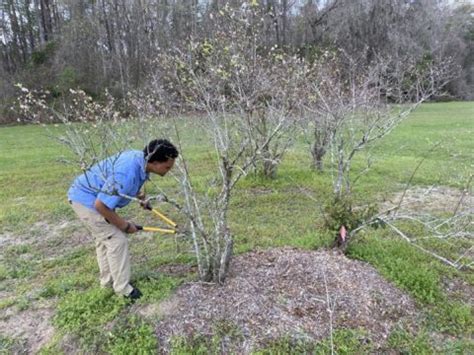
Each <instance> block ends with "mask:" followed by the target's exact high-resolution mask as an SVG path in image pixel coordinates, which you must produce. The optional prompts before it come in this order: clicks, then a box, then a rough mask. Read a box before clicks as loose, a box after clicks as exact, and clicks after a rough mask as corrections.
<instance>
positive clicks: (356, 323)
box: [156, 248, 417, 353]
mask: <svg viewBox="0 0 474 355" xmlns="http://www.w3.org/2000/svg"><path fill="white" fill-rule="evenodd" d="M328 300H329V302H328ZM170 302H171V304H173V306H174V307H173V309H171V310H170V309H169V308H168V309H167V312H163V313H162V314H163V315H164V316H165V317H164V319H163V320H162V321H160V322H159V323H158V324H157V327H156V331H157V335H158V338H159V342H160V344H161V345H162V346H163V349H162V351H163V352H166V351H168V350H169V346H170V344H169V341H170V339H171V338H172V337H173V336H185V337H188V338H192V337H193V336H196V335H202V334H205V335H207V336H209V335H212V334H214V333H215V330H216V329H215V326H216V325H218V324H219V323H222V322H225V323H226V324H232V325H233V326H234V327H235V328H237V330H238V333H240V334H241V335H242V337H241V338H239V339H240V341H239V343H238V344H232V345H229V346H231V348H232V350H233V351H236V352H237V353H250V352H251V351H252V350H255V349H258V348H259V347H261V346H264V345H265V344H266V343H268V342H270V341H272V340H276V339H278V338H281V337H288V336H289V337H291V338H293V339H305V340H308V341H318V340H321V339H324V338H327V337H328V336H329V335H330V324H331V317H330V312H329V311H328V305H329V304H330V305H332V306H331V307H332V325H333V327H334V328H338V329H340V328H350V329H358V328H362V329H364V330H365V331H366V332H367V339H366V341H370V342H372V344H373V345H374V346H375V347H376V348H377V347H381V346H382V345H383V344H384V342H385V341H386V339H387V337H388V335H389V334H390V332H391V330H392V329H393V328H394V326H395V325H397V324H404V327H405V329H408V330H410V329H414V328H415V319H416V316H417V311H416V309H415V306H414V303H413V301H412V300H411V299H410V298H409V297H408V296H407V295H405V294H404V293H403V292H401V291H400V290H399V289H397V288H396V287H394V286H393V285H391V284H390V283H388V282H387V281H385V280H384V279H383V278H382V277H381V276H380V275H379V274H378V273H377V272H376V270H375V269H374V268H373V267H371V266H369V265H368V264H366V263H363V262H360V261H355V260H350V259H348V258H346V257H345V256H343V255H341V254H339V253H337V252H333V251H301V250H297V249H292V248H284V249H271V250H266V251H256V252H251V253H247V254H245V255H240V256H238V257H235V258H234V259H233V261H232V267H231V274H230V275H229V278H228V280H227V281H226V283H225V285H223V286H217V285H212V284H204V283H188V284H185V285H183V286H182V287H181V288H180V289H179V290H178V291H177V292H176V294H175V296H174V298H173V299H172V300H171V301H170ZM331 307H329V308H331ZM223 351H224V352H225V349H224V350H223Z"/></svg>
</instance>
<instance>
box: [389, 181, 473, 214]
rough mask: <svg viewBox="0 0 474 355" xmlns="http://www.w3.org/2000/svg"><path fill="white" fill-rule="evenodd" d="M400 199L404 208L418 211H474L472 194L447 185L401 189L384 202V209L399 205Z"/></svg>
mask: <svg viewBox="0 0 474 355" xmlns="http://www.w3.org/2000/svg"><path fill="white" fill-rule="evenodd" d="M402 199H403V200H402ZM400 200H402V205H401V209H402V210H407V211H415V212H417V213H420V212H425V213H435V214H437V213H446V212H447V213H449V212H451V213H454V211H456V210H457V211H458V212H467V211H471V212H474V210H473V209H474V197H473V195H472V194H470V193H469V192H468V191H463V190H459V189H455V188H450V187H447V186H436V187H413V188H411V189H408V190H406V191H400V192H398V193H396V194H394V195H393V196H392V197H391V198H390V200H389V201H386V202H385V203H384V204H383V207H384V208H383V209H389V208H393V207H395V206H397V205H398V204H399V203H400Z"/></svg>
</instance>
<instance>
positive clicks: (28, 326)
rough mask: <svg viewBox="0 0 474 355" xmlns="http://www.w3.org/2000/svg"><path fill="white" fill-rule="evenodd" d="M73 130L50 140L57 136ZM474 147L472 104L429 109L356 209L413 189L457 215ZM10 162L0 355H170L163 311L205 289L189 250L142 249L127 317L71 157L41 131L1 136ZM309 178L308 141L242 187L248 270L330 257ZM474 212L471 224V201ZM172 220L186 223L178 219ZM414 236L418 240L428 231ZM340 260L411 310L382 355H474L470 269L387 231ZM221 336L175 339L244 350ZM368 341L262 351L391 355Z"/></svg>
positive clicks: (182, 348)
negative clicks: (162, 335)
mask: <svg viewBox="0 0 474 355" xmlns="http://www.w3.org/2000/svg"><path fill="white" fill-rule="evenodd" d="M61 130H62V127H60V126H58V127H50V129H49V132H53V133H54V132H61ZM473 133H474V103H472V102H462V103H436V104H424V105H422V106H421V108H419V109H418V110H417V111H416V112H414V113H413V114H412V115H411V116H410V117H409V119H408V120H406V121H405V122H404V123H403V124H402V125H401V126H399V127H398V128H397V129H396V130H395V131H394V132H393V133H392V134H391V135H390V136H388V137H386V138H385V139H384V140H383V141H382V142H381V144H380V145H378V146H377V147H375V148H374V149H373V150H372V151H371V154H372V156H373V157H374V163H373V167H372V169H371V170H370V171H369V172H368V173H367V174H365V175H364V176H362V177H361V178H360V180H359V181H358V184H357V185H356V188H355V190H354V195H355V200H356V201H359V203H361V204H364V203H378V204H379V205H381V204H383V203H386V202H387V201H395V200H396V196H397V194H400V192H401V191H403V190H404V188H405V186H406V184H407V182H408V181H409V180H410V179H411V186H410V187H409V189H408V197H413V196H415V193H414V192H416V191H418V192H420V191H428V190H430V189H432V190H433V191H434V192H436V193H435V194H434V195H433V196H434V198H435V200H433V199H431V200H430V201H429V203H430V204H431V205H435V206H437V207H439V206H441V208H445V209H446V211H448V210H450V209H452V207H453V206H452V203H453V202H452V198H451V197H452V195H456V194H457V193H459V191H460V190H462V189H465V188H466V183H467V182H468V180H469V176H471V175H472V173H473V165H472V161H473V160H472V159H473V156H474V145H473V143H472V136H473ZM184 137H185V138H184V139H183V141H185V142H186V145H185V149H184V154H185V155H186V157H187V159H188V160H189V161H190V162H191V164H192V166H194V167H195V169H194V170H193V171H194V172H195V174H196V176H195V178H196V181H197V184H198V186H200V185H202V186H203V188H204V186H205V185H206V181H207V179H208V178H209V177H211V176H212V172H213V167H214V164H213V161H212V158H213V155H212V151H211V148H210V147H208V146H207V145H206V143H205V142H206V139H205V138H204V137H202V136H199V135H197V136H196V135H194V134H193V132H184ZM435 145H436V148H434V149H431V148H432V147H434V146H435ZM0 152H1V155H0V186H1V189H0V200H1V201H2V204H1V205H0V225H1V226H2V227H1V231H0V247H1V248H0V250H1V254H0V296H1V297H0V353H25V352H34V353H35V352H40V353H43V354H57V353H64V354H67V353H71V352H80V353H103V352H106V353H114V354H132V353H137V354H138V353H140V354H147V353H155V352H156V351H157V350H156V349H157V348H158V347H159V346H160V344H159V337H158V336H157V334H158V333H159V329H158V328H159V327H160V322H162V321H163V320H164V319H165V318H166V314H167V313H166V312H164V311H162V309H163V308H164V307H165V306H166V305H169V304H172V300H173V295H174V294H175V292H176V291H177V290H179V289H180V287H183V286H186V285H191V284H193V282H194V281H195V280H196V275H195V265H194V259H193V256H192V254H191V253H190V252H189V244H188V243H187V242H186V241H182V240H174V239H173V238H163V237H162V236H160V235H149V234H148V235H145V234H143V233H142V234H135V235H133V236H131V241H130V247H131V254H132V262H133V264H132V272H133V278H134V281H135V283H136V284H137V285H139V287H140V289H141V290H142V291H143V293H144V295H145V296H144V297H143V298H142V299H140V300H139V301H138V302H137V303H136V304H135V305H129V304H127V302H125V300H123V299H120V298H118V297H116V296H115V295H113V293H112V292H111V291H106V290H102V289H100V288H99V284H98V277H97V276H98V275H97V274H98V269H97V265H96V261H95V251H94V247H93V243H92V241H91V240H90V239H89V237H88V236H87V234H86V232H85V230H84V229H83V228H82V227H81V225H80V224H79V223H78V221H77V220H76V218H75V216H74V214H73V212H72V210H71V209H70V206H69V204H68V203H67V200H66V191H67V188H68V186H69V184H70V183H71V181H72V179H73V177H74V175H75V170H74V168H73V167H71V166H69V165H66V164H64V163H62V162H61V159H62V158H63V157H66V158H67V156H68V154H69V152H68V151H66V150H65V148H64V147H63V146H61V145H59V143H57V142H56V141H55V140H53V139H51V137H50V136H48V135H46V130H45V129H44V128H43V127H41V126H10V127H8V126H6V127H1V128H0ZM422 159H424V160H423V164H422V165H421V166H420V167H419V169H418V170H417V172H416V174H415V175H414V176H413V178H411V177H412V174H413V171H414V170H415V169H416V168H417V166H418V164H419V163H420V161H421V160H422ZM363 164H364V159H363V158H362V157H361V158H360V159H358V160H357V161H356V162H355V168H356V169H358V168H361V169H362V168H363ZM309 167H310V154H309V150H308V146H307V145H306V144H305V143H304V142H303V141H298V142H296V144H295V146H294V147H293V148H292V149H291V150H290V151H289V152H288V154H287V155H286V156H285V158H284V161H283V162H282V164H281V166H280V167H279V170H278V175H277V178H276V179H275V180H267V179H264V178H262V177H261V176H259V175H254V174H251V175H248V176H247V177H245V179H243V180H242V181H240V183H239V185H238V188H237V190H236V193H235V195H234V197H233V201H232V206H231V211H230V221H231V229H232V233H233V235H234V236H235V253H236V254H237V257H238V258H240V257H242V258H245V255H247V254H248V253H256V252H257V254H249V255H254V256H253V257H254V258H257V257H258V252H262V253H263V252H264V251H269V250H283V252H282V253H283V254H284V253H287V252H286V251H287V250H289V249H287V248H289V247H291V248H297V249H295V250H301V253H303V254H304V253H305V252H309V251H311V252H321V251H325V250H326V249H327V248H329V247H330V246H331V244H332V241H333V239H334V236H333V235H331V234H330V233H328V232H327V231H325V229H324V228H323V224H324V223H323V216H322V212H321V209H320V208H319V206H320V205H322V204H324V203H326V202H327V201H328V200H329V199H330V196H331V187H332V186H331V176H330V175H329V174H328V173H317V172H315V171H312V170H310V168H309ZM156 181H157V184H159V185H160V187H161V188H163V189H164V190H165V191H167V192H169V193H171V194H172V193H173V191H176V189H177V187H176V183H175V181H174V180H173V179H172V178H168V177H165V178H164V179H159V180H158V179H157V180H156ZM152 189H153V187H152ZM471 189H472V187H471ZM417 196H418V195H417ZM417 198H419V197H417ZM468 201H470V202H468V203H470V206H469V205H468V208H471V210H472V191H469V196H468ZM418 202H419V203H420V205H419V206H421V207H419V208H423V206H424V205H423V203H424V202H426V203H425V205H427V204H428V201H427V200H426V201H424V200H420V201H418ZM443 206H444V207H443ZM166 212H167V213H168V214H170V215H172V216H173V218H175V219H177V220H178V221H179V220H180V216H177V215H176V214H174V215H173V213H174V212H173V211H172V210H166ZM123 213H124V214H126V215H127V216H129V217H130V218H132V219H133V220H136V221H143V220H148V219H149V218H150V217H149V216H148V215H146V214H145V213H144V212H143V211H141V210H140V209H139V208H138V207H137V206H133V205H132V206H129V207H127V208H126V209H125V210H124V211H123ZM148 221H150V222H151V223H153V220H152V219H149V220H148ZM411 233H412V234H413V235H414V236H416V233H417V230H416V228H413V229H412V230H411ZM456 243H457V241H456V240H450V241H449V242H445V241H437V240H434V241H427V242H426V244H424V245H425V246H426V247H430V248H431V249H430V250H436V251H437V252H438V253H439V254H440V255H444V256H445V257H454V256H455V255H456V252H457V251H458V248H459V247H460V246H462V247H463V248H464V249H468V248H469V247H472V243H471V244H469V243H467V244H466V241H464V242H463V245H459V244H456ZM276 248H278V249H276ZM281 248H282V249H281ZM292 250H293V249H292ZM278 253H280V251H278ZM303 254H302V255H303ZM255 255H257V256H255ZM285 255H286V254H285ZM304 255H307V254H304ZM311 255H313V254H311ZM314 255H319V254H314ZM331 255H332V254H331ZM468 256H469V255H468ZM470 256H471V258H472V253H471V254H470ZM339 257H340V258H341V260H344V262H348V263H350V262H353V261H354V260H360V261H363V262H366V263H368V264H369V265H371V266H372V267H374V268H375V270H377V272H378V273H379V275H381V277H382V278H383V279H384V280H386V281H388V282H389V283H390V284H392V285H394V286H396V287H397V288H398V289H399V290H400V292H402V293H403V294H404V295H407V297H408V298H409V299H410V300H411V301H412V302H413V307H414V308H413V309H414V312H416V325H417V326H416V327H415V328H404V327H403V326H400V327H398V328H397V327H395V328H393V329H391V330H390V332H389V334H388V335H387V337H386V339H384V340H383V341H382V340H378V342H382V343H383V347H382V348H383V351H384V352H385V351H386V352H392V353H417V354H418V353H425V354H430V353H433V352H438V353H449V354H451V353H458V354H468V353H473V352H474V343H473V342H472V339H471V338H470V337H471V335H472V332H473V330H474V327H473V326H474V322H473V315H472V295H473V294H474V275H473V273H472V268H470V269H469V268H468V269H465V270H462V271H459V270H455V269H454V268H452V267H449V266H447V265H445V264H443V263H442V262H440V261H439V260H437V259H435V258H433V257H432V256H430V255H428V254H426V253H422V252H421V251H419V250H418V249H416V248H414V247H413V246H412V245H410V244H408V243H407V242H406V241H404V240H403V239H402V238H400V237H399V236H397V235H396V234H394V233H393V232H391V231H390V230H389V229H387V228H379V229H369V230H367V231H366V232H364V233H362V234H360V235H358V237H357V239H356V240H354V241H353V242H352V243H350V244H349V247H348V250H347V257H348V258H349V259H352V260H346V257H343V256H339ZM239 260H240V261H239V262H241V261H242V262H243V263H244V262H245V260H244V259H239ZM291 260H294V259H291ZM295 262H296V261H295ZM239 265H240V264H239ZM348 265H349V264H348ZM351 265H352V264H351ZM357 265H359V264H357ZM397 292H398V291H397ZM411 301H410V302H411ZM282 322H283V321H282ZM210 327H211V328H212V329H214V330H213V332H212V334H209V333H206V334H193V335H192V338H189V337H184V335H183V336H182V337H175V338H173V339H171V342H170V343H171V345H170V349H171V350H172V352H173V353H179V354H183V353H208V352H211V353H221V352H224V353H225V352H227V350H229V349H232V347H228V348H226V347H225V346H226V344H228V343H229V342H230V343H232V342H233V341H235V342H239V341H242V339H244V338H245V336H246V335H243V334H241V333H239V334H238V335H235V334H237V333H238V332H239V329H238V327H236V325H235V324H231V325H229V324H227V323H225V324H224V323H216V324H212V325H210ZM232 334H233V335H232ZM361 334H362V335H361ZM364 334H365V335H364ZM367 334H368V329H365V328H364V327H354V328H349V327H341V328H337V327H336V328H335V329H334V331H333V332H332V333H331V339H332V341H331V343H333V346H329V345H328V344H329V342H330V340H329V338H323V339H318V341H315V342H313V343H311V342H310V344H309V343H308V342H307V341H305V342H303V343H300V342H295V339H294V337H293V336H291V337H290V335H288V336H287V337H286V336H280V337H279V338H278V339H271V341H270V340H269V341H268V342H267V343H266V344H263V345H261V347H260V348H258V349H252V351H253V352H255V353H265V354H269V353H288V352H289V351H290V349H291V350H292V351H293V352H302V353H303V352H307V351H308V349H312V351H314V352H316V353H331V348H334V349H333V350H335V351H336V352H338V353H348V354H350V353H364V352H370V351H375V352H377V351H381V350H380V349H382V348H381V347H380V345H377V346H378V348H376V347H375V343H376V342H375V341H374V339H371V338H370V336H369V335H367ZM370 334H373V333H370ZM229 339H230V340H229ZM361 339H365V340H361ZM367 339H368V340H367ZM377 344H379V343H377ZM226 349H227V350H226Z"/></svg>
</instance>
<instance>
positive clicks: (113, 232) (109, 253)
mask: <svg viewBox="0 0 474 355" xmlns="http://www.w3.org/2000/svg"><path fill="white" fill-rule="evenodd" d="M177 157H178V150H177V149H176V147H175V146H174V145H173V144H172V143H170V142H169V141H167V140H166V139H157V140H153V141H151V142H150V143H149V144H148V145H147V146H146V147H145V149H144V150H143V151H139V150H130V151H125V152H121V153H119V154H117V155H114V156H112V157H109V158H107V159H105V160H103V161H101V162H99V163H97V164H95V165H94V166H92V167H91V168H90V169H88V170H87V171H86V172H84V174H82V175H80V176H78V177H77V178H76V179H75V180H74V182H73V184H72V185H71V187H70V189H69V191H68V198H69V201H70V203H71V205H72V208H73V209H74V211H75V212H76V214H77V216H78V217H79V219H80V220H81V221H82V222H83V223H84V225H85V226H86V227H87V229H88V230H89V231H90V233H91V234H92V236H93V237H94V240H95V245H96V253H97V261H98V263H99V271H100V284H101V286H102V287H108V286H109V285H112V286H113V288H114V291H115V292H116V293H117V294H120V295H124V296H126V297H129V298H130V299H131V300H135V299H137V298H139V297H140V296H141V295H142V294H141V292H140V290H138V289H137V288H134V287H133V286H131V285H130V255H129V252H128V240H127V237H126V234H127V233H128V234H131V233H135V232H137V228H136V226H135V224H133V223H132V222H128V221H126V220H125V219H123V218H122V217H120V216H119V215H118V214H117V213H116V212H115V209H117V208H121V207H124V206H126V205H128V204H129V203H130V201H131V199H130V197H136V196H139V194H140V189H141V187H142V186H143V184H144V183H145V181H146V180H148V179H149V174H150V173H154V174H157V175H160V176H164V175H166V173H167V172H168V171H169V170H170V169H171V168H172V167H173V165H174V162H175V159H176V158H177Z"/></svg>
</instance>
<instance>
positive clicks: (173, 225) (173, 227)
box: [136, 204, 178, 234]
mask: <svg viewBox="0 0 474 355" xmlns="http://www.w3.org/2000/svg"><path fill="white" fill-rule="evenodd" d="M145 208H146V209H147V210H150V211H152V212H153V213H154V214H156V215H157V216H158V217H159V218H161V219H162V220H163V221H164V222H165V223H166V224H168V225H169V226H170V227H171V228H160V227H145V226H139V225H136V227H137V229H138V230H142V231H145V232H160V233H168V234H176V233H177V232H178V230H177V227H178V225H177V224H176V223H175V222H173V221H172V220H171V219H169V218H168V217H166V216H165V215H164V214H163V213H161V212H160V211H158V210H157V209H156V208H152V207H151V206H150V205H149V204H147V205H145Z"/></svg>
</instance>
